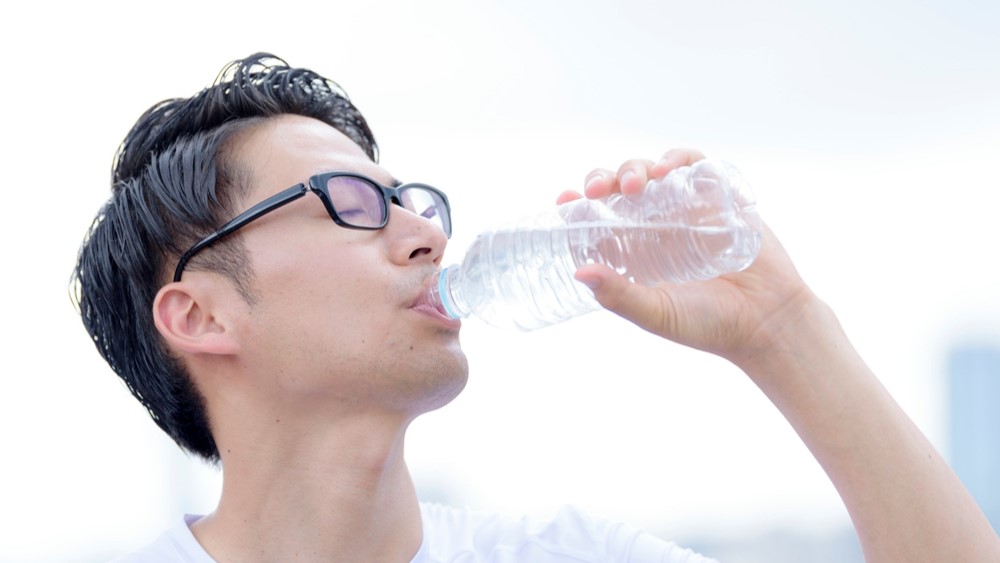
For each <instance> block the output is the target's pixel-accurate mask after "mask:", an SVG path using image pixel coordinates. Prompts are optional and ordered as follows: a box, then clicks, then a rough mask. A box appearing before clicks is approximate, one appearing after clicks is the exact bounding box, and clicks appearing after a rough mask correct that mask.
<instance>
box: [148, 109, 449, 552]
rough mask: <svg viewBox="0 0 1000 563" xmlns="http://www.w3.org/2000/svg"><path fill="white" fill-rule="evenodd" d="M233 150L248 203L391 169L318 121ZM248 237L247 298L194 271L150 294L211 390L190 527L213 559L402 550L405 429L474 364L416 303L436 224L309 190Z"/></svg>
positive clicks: (411, 538) (436, 251)
mask: <svg viewBox="0 0 1000 563" xmlns="http://www.w3.org/2000/svg"><path fill="white" fill-rule="evenodd" d="M233 148H234V150H235V151H236V153H235V154H237V155H238V158H240V159H241V160H242V161H243V162H244V163H245V164H246V165H247V166H249V167H250V170H251V171H252V173H253V180H252V189H251V193H250V195H249V196H248V197H247V198H246V207H249V206H250V205H252V204H253V203H255V202H257V201H260V200H262V199H264V198H266V197H267V196H269V195H272V194H274V193H276V192H278V191H280V190H282V189H284V188H287V187H288V186H291V185H294V184H296V183H299V182H303V181H305V180H306V179H307V178H308V177H309V176H311V175H313V174H316V173H319V172H324V171H331V170H351V171H356V172H360V173H362V174H366V175H368V176H370V177H372V178H373V179H375V180H377V181H379V182H382V183H385V184H389V183H391V182H392V178H391V176H390V175H389V174H388V173H387V172H386V171H384V170H382V169H381V168H379V167H378V166H377V165H375V164H374V163H372V162H371V161H370V160H369V159H368V157H367V156H365V155H364V153H363V152H362V151H361V150H360V149H359V148H358V147H357V146H356V145H354V143H353V142H351V141H350V140H349V139H347V138H346V137H344V136H343V135H342V134H340V133H339V132H337V131H336V130H334V129H333V128H331V127H329V126H327V125H325V124H323V123H322V122H320V121H317V120H313V119H309V118H304V117H297V116H282V117H280V118H277V119H274V120H271V121H269V122H267V123H266V124H265V125H263V126H261V127H258V128H255V129H253V130H251V131H250V132H248V134H246V135H244V136H243V137H242V138H240V139H238V141H237V142H236V144H235V145H234V147H233ZM242 235H243V237H244V241H245V243H246V246H247V249H248V252H249V253H250V255H251V256H252V264H253V269H254V286H253V287H254V291H255V294H256V296H257V299H256V300H255V303H256V304H255V305H253V306H251V305H249V304H247V303H246V302H245V301H243V300H242V299H241V298H240V296H239V294H238V293H237V292H236V291H235V289H234V288H233V287H232V285H231V284H229V283H228V282H226V281H224V279H223V278H221V277H220V276H219V275H217V274H213V273H209V272H198V271H190V272H186V273H185V275H184V279H183V281H181V282H178V283H172V284H168V285H167V286H165V287H164V288H163V289H162V290H161V291H160V293H159V295H158V298H157V300H156V302H155V303H154V312H155V316H156V318H157V326H158V327H159V328H160V331H161V333H162V334H164V337H165V339H166V340H167V342H168V343H169V344H170V345H171V347H172V348H173V349H175V350H177V351H179V352H180V353H181V354H182V356H183V358H184V360H185V361H186V362H187V363H188V366H189V368H190V370H191V372H192V373H193V374H194V377H195V378H196V379H195V380H196V384H197V385H198V388H199V390H201V391H202V393H203V394H204V395H205V399H206V403H207V407H208V412H209V418H210V420H211V421H212V430H213V436H214V437H215V439H216V442H217V444H218V446H219V451H220V454H221V458H222V466H223V468H224V478H223V490H222V497H221V500H220V502H219V506H218V508H217V509H216V510H215V512H214V513H212V514H211V515H208V516H206V517H204V518H202V519H201V520H199V521H198V522H197V523H195V524H194V525H193V526H192V530H193V532H194V534H195V537H196V538H197V539H198V541H199V542H200V543H201V544H202V545H203V546H204V547H205V549H206V550H207V551H208V552H209V553H210V554H211V555H212V556H213V557H214V558H216V559H217V560H219V561H278V560H287V559H289V558H291V557H294V556H297V557H298V558H300V559H302V560H324V561H408V560H409V559H410V557H412V556H413V554H414V553H415V552H416V551H417V549H418V548H419V545H420V541H421V533H422V532H421V523H420V514H419V508H418V504H417V498H416V494H415V492H414V489H413V484H412V481H411V479H410V476H409V473H408V472H407V469H406V464H405V462H404V460H403V451H404V435H405V431H406V428H407V426H408V425H409V423H410V421H412V420H413V418H414V417H416V416H417V415H419V414H421V413H423V412H426V411H429V410H432V409H434V408H437V407H439V406H441V405H443V404H445V403H447V402H448V401H450V400H451V399H452V398H453V397H454V396H456V395H457V394H458V393H459V391H461V389H462V388H463V387H464V385H465V381H466V377H467V373H468V366H467V363H466V360H465V356H464V354H463V352H462V350H461V348H460V345H459V338H458V327H459V324H458V323H456V322H454V321H450V320H447V319H445V318H444V317H442V316H440V315H439V314H438V313H437V312H436V311H433V310H432V309H430V308H429V307H422V306H420V304H419V303H418V301H417V298H418V296H419V295H420V294H421V293H422V288H423V286H424V284H425V283H426V282H427V281H428V280H429V278H430V276H431V275H432V274H433V273H434V272H435V271H436V270H437V268H438V266H439V262H440V260H441V257H442V253H443V252H444V247H445V244H446V242H447V239H446V237H445V235H444V233H443V232H442V231H441V230H440V229H438V228H437V227H436V226H434V225H433V224H432V223H430V222H429V221H427V220H426V219H423V218H421V217H418V216H417V215H415V214H413V213H411V212H409V211H406V210H404V209H403V208H401V207H399V206H396V205H393V206H392V209H391V210H390V218H389V223H388V226H387V227H386V228H384V229H381V230H377V231H361V230H352V229H345V228H341V227H338V226H337V225H336V224H334V223H333V221H331V220H330V217H329V215H327V213H326V211H325V209H324V208H323V205H322V203H321V202H320V201H319V199H318V198H317V197H316V196H314V195H312V194H309V195H308V196H306V197H303V198H302V199H300V200H298V201H296V202H294V203H291V204H289V205H287V206H285V207H283V208H281V209H279V210H277V211H275V212H274V213H271V214H269V215H267V216H265V217H263V218H261V219H259V220H258V221H255V222H253V223H252V224H250V225H248V226H247V227H245V229H244V230H243V231H242ZM290 554H293V555H290Z"/></svg>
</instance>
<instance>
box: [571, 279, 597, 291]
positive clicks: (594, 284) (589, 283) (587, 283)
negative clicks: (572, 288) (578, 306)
mask: <svg viewBox="0 0 1000 563" xmlns="http://www.w3.org/2000/svg"><path fill="white" fill-rule="evenodd" d="M577 281H579V282H580V283H582V284H583V285H585V286H587V287H588V288H590V290H591V291H593V290H595V289H598V288H600V287H601V284H602V283H603V281H602V280H601V278H596V277H589V276H587V277H582V278H577Z"/></svg>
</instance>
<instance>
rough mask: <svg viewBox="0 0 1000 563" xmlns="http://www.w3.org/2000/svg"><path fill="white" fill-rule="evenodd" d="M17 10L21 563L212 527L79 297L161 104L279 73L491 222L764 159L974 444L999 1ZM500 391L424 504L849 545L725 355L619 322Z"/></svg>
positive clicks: (902, 369) (12, 473)
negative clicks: (94, 238)
mask: <svg viewBox="0 0 1000 563" xmlns="http://www.w3.org/2000/svg"><path fill="white" fill-rule="evenodd" d="M18 4H19V7H16V8H10V7H8V8H7V9H6V10H5V11H6V12H7V14H5V16H4V17H3V21H2V22H0V45H2V47H3V51H4V53H5V56H4V61H3V63H2V64H3V68H4V73H3V83H2V85H0V99H2V104H0V112H2V117H3V120H2V124H3V125H2V127H0V136H2V139H3V152H2V154H3V157H2V162H3V184H4V188H5V189H4V190H3V196H2V197H3V202H4V204H3V216H2V219H0V251H2V252H0V256H2V257H3V266H2V276H0V290H2V296H3V298H4V305H3V308H2V311H3V313H4V314H3V318H4V322H3V325H2V326H3V329H2V330H3V338H2V339H0V343H2V344H0V346H2V360H0V377H2V378H0V383H2V389H0V445H2V447H3V454H2V455H3V462H2V464H0V506H2V510H0V561H49V560H52V561H62V560H99V559H101V558H105V557H109V556H112V555H115V554H117V553H120V552H121V551H124V550H128V549H132V548H134V547H136V546H137V545H140V544H142V543H145V542H147V541H149V540H150V539H151V538H152V537H154V536H155V535H156V534H157V533H159V531H160V530H161V529H162V528H164V527H166V526H169V525H170V524H171V523H172V522H174V521H175V519H176V518H177V517H178V516H179V514H181V513H182V512H185V511H187V512H204V511H208V510H211V509H212V507H213V506H214V500H215V495H216V494H217V489H218V476H217V474H216V473H215V471H214V470H212V469H210V468H206V467H204V466H202V465H201V464H199V463H198V462H195V461H192V460H189V459H188V458H186V457H185V456H184V455H183V454H181V453H179V452H178V451H177V449H176V447H174V446H173V445H172V443H170V442H169V441H168V440H167V439H166V438H165V437H163V436H161V434H160V433H159V431H158V430H157V429H156V428H155V426H154V425H153V424H152V422H151V421H149V420H148V418H147V417H146V415H145V414H144V413H143V412H142V411H141V409H140V408H139V406H138V404H137V403H136V402H135V401H134V400H132V398H131V397H130V396H129V395H128V393H127V391H126V390H125V389H124V387H123V386H122V385H121V384H120V383H119V382H118V380H117V378H116V377H115V376H114V375H113V374H112V373H111V371H110V370H109V369H108V368H107V367H106V366H105V365H104V364H103V363H102V361H101V360H100V359H99V357H98V355H97V353H96V351H95V350H94V348H93V346H92V345H91V344H90V343H89V342H88V339H87V336H86V334H85V332H84V330H83V328H82V326H81V324H80V322H79V320H78V318H77V317H76V315H75V312H74V310H73V308H72V307H71V304H70V301H69V298H68V292H67V282H68V279H69V274H70V270H71V268H72V265H73V261H74V258H75V254H76V250H77V247H78V245H79V242H80V240H81V237H82V235H83V233H84V232H85V230H86V229H87V227H88V225H89V222H90V221H91V219H92V217H93V215H94V213H95V212H96V210H97V208H98V207H99V206H100V204H101V202H102V201H103V200H104V199H105V198H106V197H107V194H108V177H109V168H110V163H111V158H112V155H113V153H114V150H115V148H116V147H117V144H118V142H119V141H120V140H121V138H122V137H123V136H124V134H125V132H126V131H127V129H128V128H129V127H130V125H131V124H132V123H133V122H134V120H135V118H137V117H138V115H139V114H140V113H141V112H142V111H144V110H145V109H146V108H147V107H148V106H150V105H151V104H152V103H154V102H156V101H159V100H161V99H164V98H167V97H173V96H188V95H191V94H193V93H195V92H196V91H197V90H199V89H200V88H202V87H204V86H206V85H208V84H209V83H210V82H211V80H212V79H213V78H214V77H215V74H216V72H217V71H218V70H219V68H221V66H222V65H223V64H224V63H226V62H228V61H229V60H232V59H234V58H239V57H242V56H245V55H247V54H249V53H251V52H253V51H257V50H270V51H273V52H275V53H277V54H279V55H281V56H282V57H284V58H285V59H286V60H288V61H289V62H290V63H292V64H293V65H295V66H307V67H310V68H313V69H315V70H317V71H319V72H321V73H323V74H326V75H328V76H330V77H332V78H334V79H335V80H337V81H338V82H340V83H341V85H343V86H344V87H345V88H346V89H347V91H348V92H349V93H350V94H351V96H352V98H353V99H354V101H355V102H356V103H357V105H358V106H359V107H360V108H361V109H362V111H363V112H364V113H365V114H366V115H367V116H368V119H369V122H370V124H371V125H372V127H373V129H374V130H375V133H376V137H377V138H378V140H379V142H380V145H381V148H382V155H383V156H382V163H383V164H384V165H385V166H386V167H387V168H388V169H389V170H390V171H392V172H393V173H394V174H395V175H397V176H398V177H400V178H403V179H406V180H419V181H425V182H429V183H432V184H435V185H438V186H440V187H441V188H443V189H445V190H446V191H448V193H449V194H450V195H451V198H452V202H453V204H454V208H455V215H456V216H455V230H456V234H455V236H454V238H453V241H452V245H451V246H450V248H449V252H448V254H447V256H446V261H449V262H452V261H458V260H459V259H460V258H461V256H462V254H463V252H464V249H465V247H466V246H467V245H468V243H469V242H470V241H471V239H472V238H473V236H474V235H475V234H476V233H477V232H478V231H479V230H480V229H481V228H482V227H483V226H484V225H491V224H497V223H499V222H501V221H503V220H504V219H505V218H510V217H516V216H521V215H524V214H526V213H530V212H533V211H534V210H537V209H539V208H541V207H542V206H545V205H548V204H549V203H550V202H551V201H553V199H554V198H555V196H556V194H557V193H558V192H560V191H561V190H564V189H567V188H578V187H579V186H580V184H581V181H582V178H583V176H584V175H585V174H586V173H587V172H588V171H589V170H590V169H591V168H593V167H597V166H606V167H616V166H617V165H618V164H619V163H620V162H621V161H623V160H625V159H627V158H630V157H649V158H656V157H657V156H658V155H659V154H660V153H661V152H663V151H664V150H666V149H668V148H670V147H674V146H679V145H686V146H696V147H699V148H701V149H703V150H704V151H706V152H707V153H708V154H710V155H712V156H717V157H721V158H725V159H727V160H730V161H732V162H734V163H736V164H737V165H738V166H739V167H740V168H741V169H742V170H743V171H744V173H745V175H746V176H747V177H748V179H749V181H750V183H751V185H752V186H753V187H754V189H755V191H756V193H757V197H758V200H759V202H760V208H761V210H762V213H763V215H764V217H765V219H766V220H767V221H768V222H769V223H770V225H771V226H772V227H773V228H774V229H775V231H776V232H777V233H778V235H779V237H781V238H782V240H783V242H784V243H785V245H786V246H787V248H788V249H789V251H790V252H791V254H792V256H793V258H794V259H795V260H796V263H797V264H798V266H799V268H800V270H801V272H802V274H803V275H804V276H805V278H806V279H807V280H808V281H809V282H810V284H811V285H812V286H813V288H814V289H815V291H816V292H817V293H819V294H820V295H821V296H822V297H823V298H824V299H826V300H827V301H828V302H829V303H830V304H831V305H832V306H833V307H834V308H835V309H836V310H837V311H838V313H839V315H840V318H841V321H842V323H843V324H844V326H845V328H846V329H847V331H848V332H849V334H850V335H851V336H852V339H853V341H854V343H855V344H856V346H857V347H858V348H859V349H860V350H861V352H862V354H863V355H864V356H865V357H866V359H867V360H868V361H869V363H870V364H871V366H872V367H873V368H874V369H875V370H876V372H877V373H879V374H880V376H881V378H882V380H883V381H884V383H885V384H886V386H888V387H889V389H890V390H891V391H892V393H893V394H894V395H895V396H896V397H897V399H898V400H899V401H900V402H901V403H902V405H903V406H904V408H905V409H906V410H907V411H908V412H909V413H910V414H911V416H912V417H913V418H914V419H915V420H916V422H917V424H918V425H920V426H921V428H923V429H924V431H925V432H926V433H927V434H928V435H929V436H930V437H931V439H932V440H933V441H934V442H935V443H936V444H937V445H938V446H939V447H940V448H941V449H942V450H944V451H945V452H947V443H946V431H947V427H946V421H947V418H946V415H947V413H946V411H945V393H946V390H945V388H944V387H943V376H944V373H943V370H944V358H945V355H946V353H947V350H948V348H949V347H950V346H951V345H953V344H955V343H958V342H966V341H969V340H973V341H987V342H996V341H997V340H1000V321H998V320H997V319H998V316H997V315H998V313H1000V290H998V289H997V278H996V273H997V266H996V264H995V262H996V256H997V246H998V245H997V243H998V240H1000V237H998V234H997V220H996V214H997V207H998V204H1000V197H998V195H997V191H998V188H1000V185H998V179H997V177H998V176H997V172H996V171H997V163H998V162H1000V158H998V152H1000V34H998V33H997V32H996V30H997V29H998V25H1000V4H997V3H996V2H993V1H989V0H981V1H977V0H948V1H947V2H946V1H945V0H925V1H914V2H904V1H902V0H886V1H883V2H865V1H861V0H845V1H842V2H835V3H834V2H820V1H814V2H808V1H807V2H792V1H790V0H750V1H736V0H731V1H705V2H677V1H660V2H656V1H652V0H648V1H643V0H616V1H614V2H610V1H608V2H602V1H599V0H588V1H581V2H540V1H535V0H510V1H502V0H487V1H479V2H460V1H458V0H453V1H426V2H419V3H413V4H411V3H407V2H402V1H399V2H367V3H363V2H350V3H348V2H339V1H330V2H324V3H312V2H310V3H303V4H298V3H296V2H291V1H290V2H282V3H263V2H252V1H251V2H241V3H239V4H233V5H231V6H227V7H222V6H216V5H215V4H214V3H211V2H189V1H178V2H170V3H156V4H149V5H148V6H147V5H146V3H125V2H122V3H119V4H111V3H109V4H107V5H105V6H100V5H95V4H93V3H70V2H65V3H58V2H57V3H35V4H34V5H33V6H32V7H30V8H28V7H25V4H26V3H18ZM463 342H464V344H465V348H466V350H467V353H468V355H469V357H470V362H471V366H472V378H471V382H470V384H469V387H468V389H467V391H466V393H465V394H463V395H462V396H461V397H460V398H459V399H458V400H456V401H455V402H454V403H453V404H452V405H450V406H448V407H446V408H445V409H444V410H442V411H439V412H436V413H432V414H430V415H428V416H426V417H425V418H424V419H422V420H420V421H418V422H417V423H416V424H415V425H414V427H413V428H412V431H411V437H410V441H409V444H408V454H409V455H408V457H409V460H410V463H411V466H412V468H413V471H414V474H415V478H416V479H417V481H418V484H419V485H420V488H421V491H422V492H423V494H424V496H425V497H426V498H429V499H442V500H448V501H451V502H455V503H458V504H467V505H470V506H473V507H477V508H485V509H495V510H501V511H505V512H532V513H546V512H548V511H550V510H551V509H552V508H553V507H555V506H558V505H561V504H565V503H573V504H577V505H580V506H582V507H584V508H586V509H588V510H590V511H593V512H596V513H599V514H602V515H606V516H609V517H612V518H620V519H625V520H629V521H631V522H633V523H636V524H638V525H641V526H644V527H647V528H649V529H651V530H653V531H656V532H658V533H661V534H663V535H665V536H668V537H671V538H678V539H681V540H683V539H684V538H689V537H731V538H743V537H752V536H754V535H755V534H756V535H759V534H763V533H765V532H766V531H768V530H772V529H776V528H781V529H791V530H793V531H795V532H796V533H801V534H807V535H809V534H812V535H820V536H822V535H823V534H829V533H833V532H835V531H837V530H841V529H843V528H844V527H846V526H847V525H848V521H847V517H846V514H845V512H844V510H843V509H842V507H841V506H840V504H839V500H838V499H837V497H836V494H835V492H834V491H833V489H832V487H831V486H830V485H829V484H828V483H827V481H826V479H825V477H824V475H823V474H822V472H821V471H820V470H819V468H818V466H817V464H816V463H815V462H814V461H813V460H812V458H811V457H810V456H809V454H808V452H807V451H806V450H805V448H804V447H803V446H802V445H801V444H800V443H799V442H798V440H797V438H796V436H795V435H794V433H793V432H792V431H791V430H790V429H789V428H788V427H787V426H786V425H785V423H784V422H783V420H782V419H781V418H780V417H779V416H778V415H777V413H776V411H775V410H774V409H773V407H771V406H770V404H769V403H767V401H766V400H765V399H764V398H763V396H762V395H761V394H760V393H759V392H758V391H757V390H756V389H755V388H754V387H753V386H752V385H751V384H750V383H748V381H747V380H746V379H745V378H744V377H743V376H742V375H741V374H740V373H738V372H737V371H736V370H735V369H734V368H733V367H731V366H730V365H728V364H726V363H725V362H723V361H721V360H719V359H716V358H713V357H709V356H706V355H704V354H701V353H696V352H692V351H689V350H684V349H681V348H680V347H678V346H675V345H672V344H670V343H666V342H663V341H660V340H658V339H655V338H652V337H649V336H647V335H645V334H643V333H641V332H639V331H638V330H637V329H634V328H632V327H631V326H629V325H627V324H625V323H623V322H621V321H620V320H618V319H616V318H613V317H612V316H610V315H607V314H603V313H597V314H593V315H591V316H589V317H587V318H583V319H579V320H576V321H573V322H571V323H567V324H565V325H562V326H558V327H553V328H549V329H545V330H542V331H538V332H534V333H527V334H515V333H507V332H502V331H498V330H495V329H492V328H489V327H486V326H484V325H482V324H480V323H479V322H477V321H468V322H467V323H466V327H465V329H464V334H463Z"/></svg>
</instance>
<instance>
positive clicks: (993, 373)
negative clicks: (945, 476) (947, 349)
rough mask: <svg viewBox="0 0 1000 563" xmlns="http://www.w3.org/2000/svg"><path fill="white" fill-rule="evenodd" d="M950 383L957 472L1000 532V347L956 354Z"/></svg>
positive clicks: (953, 455) (953, 456) (955, 351)
mask: <svg viewBox="0 0 1000 563" xmlns="http://www.w3.org/2000/svg"><path fill="white" fill-rule="evenodd" d="M948 383H949V385H948V387H949V390H950V393H949V419H950V450H951V451H950V457H951V460H950V461H951V464H952V467H954V468H955V472H956V473H958V476H959V477H960V478H961V479H962V481H963V482H964V483H965V486H966V487H967V488H968V489H969V491H970V492H971V493H972V496H974V497H975V498H976V501H977V502H978V503H979V506H980V507H982V509H983V512H985V513H986V517H987V518H989V520H990V523H991V524H993V529H994V530H1000V408H998V404H1000V347H997V346H975V345H965V346H959V347H956V348H955V349H953V350H952V351H951V353H950V354H949V357H948Z"/></svg>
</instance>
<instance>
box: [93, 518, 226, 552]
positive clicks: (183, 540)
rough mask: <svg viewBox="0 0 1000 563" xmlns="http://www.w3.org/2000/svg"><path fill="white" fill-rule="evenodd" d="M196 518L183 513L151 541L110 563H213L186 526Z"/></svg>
mask: <svg viewBox="0 0 1000 563" xmlns="http://www.w3.org/2000/svg"><path fill="white" fill-rule="evenodd" d="M198 518H200V516H196V515H191V514H188V515H185V516H184V518H182V519H179V520H178V521H177V523H175V524H174V525H173V526H171V527H170V528H169V529H167V530H166V531H164V532H163V533H162V534H160V536H159V537H158V538H156V541H154V542H153V543H150V544H149V545H147V546H145V547H143V548H142V549H139V550H137V551H133V552H131V553H128V554H125V555H122V556H121V557H118V558H117V559H114V560H112V562H111V563H176V562H184V563H215V560H214V559H212V557H211V556H210V555H209V554H208V552H206V551H205V550H204V548H202V547H201V544H199V543H198V540H197V539H195V537H194V534H192V533H191V529H190V528H189V527H188V525H189V524H191V523H192V522H194V521H196V520H197V519H198Z"/></svg>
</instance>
